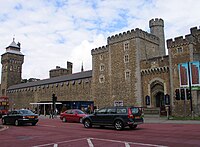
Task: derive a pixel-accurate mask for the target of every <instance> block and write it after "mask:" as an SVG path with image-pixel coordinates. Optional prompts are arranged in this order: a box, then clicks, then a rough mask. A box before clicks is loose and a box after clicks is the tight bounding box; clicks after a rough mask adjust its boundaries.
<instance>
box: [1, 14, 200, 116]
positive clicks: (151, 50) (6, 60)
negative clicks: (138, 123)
mask: <svg viewBox="0 0 200 147" xmlns="http://www.w3.org/2000/svg"><path fill="white" fill-rule="evenodd" d="M149 27H150V33H148V32H146V31H143V30H141V29H138V28H136V29H134V30H131V31H127V32H123V33H119V34H116V35H114V36H111V37H108V38H107V45H105V46H102V47H99V48H95V49H92V50H91V54H92V70H89V71H83V70H82V71H81V72H79V73H72V68H73V64H72V63H71V62H67V68H66V69H65V68H60V67H59V66H57V67H56V69H52V70H50V78H49V79H44V80H39V81H34V82H27V83H21V80H22V79H21V71H22V64H23V62H24V55H23V54H22V53H21V52H20V49H21V47H20V44H16V43H15V41H14V40H13V42H12V43H11V44H10V45H9V46H8V47H7V48H6V52H5V53H4V54H2V58H1V63H2V75H1V76H2V78H1V95H6V96H8V97H9V100H10V105H11V107H15V108H21V107H30V104H38V105H42V104H44V106H43V107H42V108H43V109H45V108H44V107H45V103H46V104H48V102H51V100H52V98H51V97H52V94H53V93H54V94H56V96H57V101H58V102H60V103H61V104H62V105H65V106H67V107H68V108H80V107H87V105H95V106H97V107H104V106H113V105H134V106H138V107H144V108H145V109H150V110H151V109H152V110H154V109H156V110H159V113H160V114H165V113H166V100H165V97H166V96H167V97H168V98H169V101H168V103H167V106H168V107H169V109H170V113H171V114H172V115H182V114H184V113H185V114H187V115H188V114H190V100H187V99H186V100H185V101H183V100H177V99H176V98H175V90H176V89H177V88H180V83H179V74H178V64H180V63H185V62H190V61H199V59H200V44H199V43H200V42H199V40H200V29H197V28H196V27H195V28H191V29H190V31H191V33H190V34H188V35H186V36H185V38H183V36H181V37H177V38H175V40H172V39H169V40H167V48H168V55H166V49H165V37H164V36H165V35H164V21H163V20H162V19H158V18H156V19H152V20H150V21H149ZM192 96H193V99H192V102H193V103H192V106H193V108H194V113H195V114H197V115H199V114H200V92H199V91H198V90H193V91H192ZM183 105H184V106H185V107H183Z"/></svg>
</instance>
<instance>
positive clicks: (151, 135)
mask: <svg viewBox="0 0 200 147" xmlns="http://www.w3.org/2000/svg"><path fill="white" fill-rule="evenodd" d="M0 146H1V147H18V146H19V147H42V146H44V147H68V146H70V147H152V146H154V147H158V146H163V147H165V146H170V147H183V146H184V147H199V146H200V124H177V123H176V124H175V123H145V124H142V125H140V126H139V127H138V128H137V129H136V130H130V129H129V128H126V129H125V130H123V131H116V130H115V129H114V128H112V127H109V128H108V127H105V128H100V127H93V128H90V129H86V128H84V127H83V125H82V124H79V123H63V122H62V121H61V120H59V118H57V119H48V118H41V119H40V121H39V123H38V124H37V125H36V126H31V125H26V126H12V125H7V128H6V129H4V130H1V131H0Z"/></svg>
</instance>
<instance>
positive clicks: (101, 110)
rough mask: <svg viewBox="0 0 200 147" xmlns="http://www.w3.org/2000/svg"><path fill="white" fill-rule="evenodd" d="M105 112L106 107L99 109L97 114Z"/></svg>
mask: <svg viewBox="0 0 200 147" xmlns="http://www.w3.org/2000/svg"><path fill="white" fill-rule="evenodd" d="M105 113H106V108H103V109H100V110H99V111H97V114H105Z"/></svg>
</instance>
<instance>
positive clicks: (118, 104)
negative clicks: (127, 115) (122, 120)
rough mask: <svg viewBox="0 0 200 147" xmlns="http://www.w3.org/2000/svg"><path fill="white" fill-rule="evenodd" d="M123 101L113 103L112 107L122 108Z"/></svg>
mask: <svg viewBox="0 0 200 147" xmlns="http://www.w3.org/2000/svg"><path fill="white" fill-rule="evenodd" d="M123 105H124V103H123V101H114V106H123Z"/></svg>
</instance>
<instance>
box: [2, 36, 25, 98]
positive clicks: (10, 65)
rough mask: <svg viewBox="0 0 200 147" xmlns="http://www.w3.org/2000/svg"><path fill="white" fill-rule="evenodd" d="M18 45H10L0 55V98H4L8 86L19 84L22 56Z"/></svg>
mask: <svg viewBox="0 0 200 147" xmlns="http://www.w3.org/2000/svg"><path fill="white" fill-rule="evenodd" d="M20 49H21V47H20V43H17V44H16V43H15V39H14V38H13V41H12V43H11V44H10V45H9V46H8V47H6V52H5V53H4V54H2V55H1V64H2V71H1V96H6V90H7V89H8V87H9V86H12V85H15V84H19V83H21V79H22V77H21V74H22V64H23V63H24V55H23V54H22V53H21V52H20Z"/></svg>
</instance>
